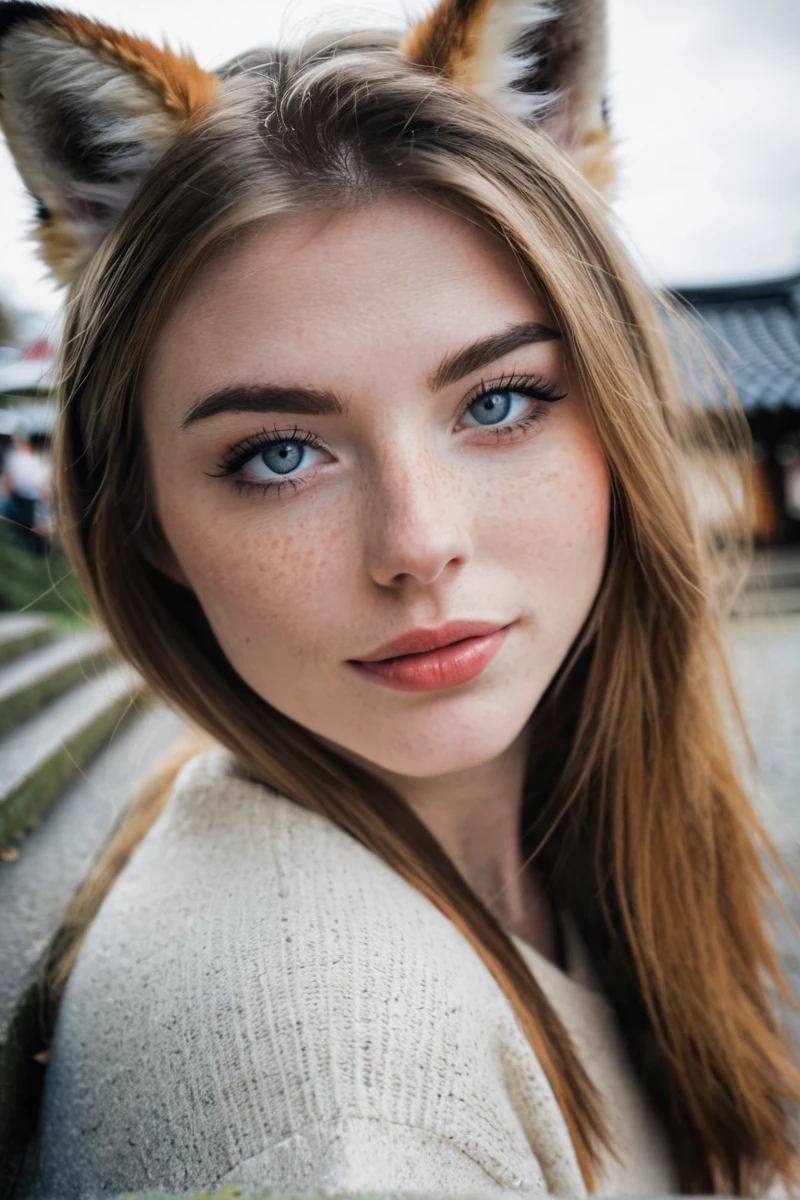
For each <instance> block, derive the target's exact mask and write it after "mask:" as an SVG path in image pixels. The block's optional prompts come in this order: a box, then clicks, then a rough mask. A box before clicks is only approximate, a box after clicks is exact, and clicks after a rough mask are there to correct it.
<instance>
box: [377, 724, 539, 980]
mask: <svg viewBox="0 0 800 1200" xmlns="http://www.w3.org/2000/svg"><path fill="white" fill-rule="evenodd" d="M528 740H529V739H528V728H527V727H526V728H525V729H524V730H523V731H522V733H521V734H520V736H519V737H518V738H517V739H516V740H515V741H514V742H513V743H512V745H511V746H510V747H509V748H508V750H507V751H506V752H505V753H504V754H503V755H501V756H500V757H499V758H497V759H494V760H492V761H491V762H489V763H483V764H480V765H479V766H477V767H472V768H470V769H469V770H466V771H460V772H457V773H455V774H451V775H446V776H438V777H433V778H421V779H420V778H413V777H409V776H399V775H395V774H393V773H392V772H387V771H383V770H380V769H376V768H375V767H374V766H371V767H370V770H372V771H373V772H374V773H375V774H376V775H378V776H380V777H381V778H382V779H384V780H385V782H387V783H389V784H390V785H391V786H392V787H393V788H394V790H395V791H397V792H398V793H399V794H400V795H401V796H402V797H403V799H404V800H405V801H406V803H407V804H408V805H409V807H411V808H412V809H413V810H414V812H415V813H416V815H417V816H418V817H419V818H420V820H421V821H423V822H424V824H425V825H426V826H427V827H428V829H429V830H430V831H431V833H432V834H433V835H434V837H435V838H436V840H437V841H438V842H439V844H440V845H441V846H442V848H443V849H444V851H445V852H446V854H447V855H448V857H449V858H450V859H451V860H452V862H453V863H454V864H455V866H456V867H457V868H458V870H459V871H460V873H461V874H462V875H463V877H464V879H465V880H466V882H467V883H468V884H469V886H470V887H471V888H472V890H473V891H474V892H475V894H476V895H477V896H478V897H479V899H480V900H481V901H482V902H483V903H484V905H485V906H486V908H487V909H488V910H489V911H490V912H491V913H492V915H493V916H494V917H495V918H496V919H497V921H498V922H499V923H500V925H502V926H503V928H504V929H506V930H507V931H508V932H509V933H513V934H516V935H517V936H518V937H520V938H522V939H523V940H524V941H526V942H527V943H528V944H529V945H531V946H533V948H534V949H535V950H538V951H539V953H541V954H543V955H544V956H545V957H546V958H549V959H550V960H551V961H552V962H557V961H558V948H557V938H556V931H555V927H554V921H553V913H552V909H551V906H550V903H549V901H548V898H547V896H546V895H545V892H544V890H543V888H542V886H541V882H540V880H539V877H538V874H537V873H536V871H535V869H534V868H533V867H532V866H530V865H526V863H525V861H524V859H523V857H522V845H521V838H520V817H521V808H522V794H523V785H524V780H525V767H526V762H527V756H528Z"/></svg>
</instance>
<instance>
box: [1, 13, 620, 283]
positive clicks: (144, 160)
mask: <svg viewBox="0 0 800 1200" xmlns="http://www.w3.org/2000/svg"><path fill="white" fill-rule="evenodd" d="M604 10H605V5H604V2H603V0H440V2H439V3H438V4H437V5H436V7H435V8H434V9H433V11H432V12H431V13H430V15H429V16H427V17H424V18H423V19H421V20H420V21H418V22H417V23H416V24H415V25H414V26H413V27H412V28H410V29H409V30H408V31H407V32H405V33H404V34H402V35H401V36H400V38H399V40H398V43H397V50H398V52H399V53H400V54H402V55H404V56H405V58H406V59H408V61H409V62H410V63H412V64H414V66H415V67H416V68H417V69H419V70H425V71H430V72H432V73H433V74H439V75H441V76H443V77H444V78H446V79H447V80H449V81H450V83H451V84H453V85H455V86H457V87H462V88H466V89H468V90H470V91H472V92H474V93H476V94H478V95H480V96H482V97H484V98H485V99H486V101H487V102H488V103H491V104H495V105H497V106H498V107H500V108H502V109H504V110H505V111H506V112H508V113H510V114H511V115H512V116H515V117H517V118H518V119H519V120H520V121H524V122H527V123H531V124H534V125H538V126H539V127H541V128H542V129H543V130H544V131H545V132H546V133H547V134H549V136H551V137H552V138H553V139H554V140H555V141H557V142H558V143H559V144H560V145H561V146H563V147H564V149H565V151H566V152H568V153H569V154H570V155H571V156H572V157H573V159H574V161H575V163H576V165H577V166H578V167H579V168H580V170H581V171H582V172H583V173H584V175H585V176H586V177H587V178H588V179H589V180H590V181H591V182H592V183H593V184H594V185H595V187H596V188H597V189H598V190H599V191H601V192H606V191H607V190H608V188H609V186H610V183H611V180H612V177H613V164H612V154H611V137H610V131H609V128H608V122H607V116H606V105H605V98H604V81H605V59H606V51H605V43H606V35H605V11H604ZM132 11H133V10H132ZM337 40H338V39H337ZM282 54H283V51H276V50H263V51H253V52H250V53H249V54H248V55H247V56H246V58H247V60H248V63H251V62H252V61H253V60H254V59H255V60H256V61H257V59H258V58H259V57H261V56H265V55H266V56H270V57H272V58H273V59H274V58H275V56H276V55H279V56H280V55H282ZM243 61H244V58H243V59H239V60H234V61H233V62H231V63H229V64H226V65H225V66H222V67H220V68H219V70H218V71H217V72H209V71H205V70H203V69H202V68H201V67H200V66H198V64H197V62H196V61H195V60H194V58H193V57H192V56H191V55H190V54H189V53H186V52H183V53H176V52H174V51H173V50H171V49H169V48H168V47H166V46H165V47H163V48H162V47H159V46H156V45H154V44H153V43H152V42H149V41H146V40H145V39H143V38H138V37H134V36H132V35H131V34H128V33H124V32H121V31H119V30H116V29H112V28H110V27H108V26H106V25H102V24H99V23H97V22H95V21H90V20H88V19H87V18H85V17H81V16H78V15H77V14H74V13H70V12H65V11H63V10H60V9H56V8H51V7H49V6H46V5H42V4H34V3H25V2H21V0H3V2H0V125H2V128H3V130H4V133H5V136H6V139H7V141H8V145H9V148H10V150H11V154H12V156H13V158H14V160H15V162H16V165H17V167H18V169H19V172H20V175H21V176H22V179H23V181H24V183H25V185H26V186H27V188H28V190H29V192H30V193H31V196H32V197H33V200H34V203H35V206H36V221H35V228H34V234H35V236H36V238H37V240H38V242H39V246H40V252H41V255H42V257H43V259H44V261H45V263H46V264H47V266H48V268H49V270H50V271H51V273H52V275H53V276H54V277H55V279H56V280H57V281H58V282H60V283H62V284H69V283H71V282H73V281H74V280H75V278H76V277H77V276H78V275H79V274H80V272H81V270H82V268H83V267H84V266H85V264H86V263H87V261H88V260H89V258H90V257H91V256H92V254H93V252H94V250H95V249H96V248H97V246H98V245H99V243H100V241H102V239H103V237H104V236H105V235H106V234H107V233H108V231H109V230H110V229H111V228H112V226H113V225H114V223H115V222H116V221H117V219H118V218H119V216H120V214H121V213H122V211H123V210H124V208H125V207H126V205H127V204H128V203H129V202H130V200H131V198H132V196H133V195H134V193H135V192H136V190H137V188H138V186H139V184H140V182H141V180H142V178H143V177H144V175H145V173H146V172H147V170H148V168H149V167H150V166H152V164H153V163H154V162H155V161H156V160H157V159H158V158H159V157H160V156H161V155H162V154H163V153H164V151H165V150H166V148H167V146H168V145H169V144H170V142H171V141H172V139H173V138H175V137H177V136H179V135H180V132H181V128H182V127H183V125H184V124H185V123H186V122H187V121H188V120H190V119H191V118H192V117H193V115H194V114H196V113H198V112H199V111H200V110H201V109H202V108H203V106H204V105H206V104H208V103H210V102H213V100H214V98H215V97H216V96H217V94H218V93H219V91H220V88H221V87H223V86H224V80H225V78H226V77H227V76H229V75H231V74H235V73H236V72H237V71H238V70H239V69H241V67H242V62H243Z"/></svg>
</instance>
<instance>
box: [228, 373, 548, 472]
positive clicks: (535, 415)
mask: <svg viewBox="0 0 800 1200" xmlns="http://www.w3.org/2000/svg"><path fill="white" fill-rule="evenodd" d="M512 391H513V392H516V393H517V394H518V395H520V396H528V397H530V399H532V400H539V401H544V402H545V403H547V404H552V403H554V402H556V401H558V400H563V399H564V398H565V396H566V394H567V393H566V392H559V390H558V388H557V386H556V384H555V383H553V382H552V380H548V379H542V377H541V376H539V375H504V376H502V377H501V378H500V379H499V380H495V381H493V382H492V383H486V382H485V381H484V380H481V382H480V386H479V390H478V391H477V392H475V394H474V395H472V396H470V397H469V399H468V400H467V401H465V403H464V405H463V407H462V409H461V412H460V413H459V419H460V418H461V417H462V416H463V415H464V413H465V412H466V411H467V410H468V409H469V408H471V407H472V405H473V404H474V403H475V401H476V400H481V399H483V397H484V396H491V395H493V394H494V393H495V392H512ZM544 415H545V409H543V408H538V407H534V408H532V409H531V411H530V412H529V413H527V414H526V415H525V416H523V417H520V418H519V419H518V420H516V421H514V422H512V424H510V425H497V426H491V425H485V426H483V428H484V429H485V430H487V431H488V430H493V431H494V433H495V434H496V436H497V439H498V441H499V440H500V439H501V438H502V437H504V436H507V435H508V434H510V433H514V432H516V431H517V430H518V429H528V428H530V427H531V426H533V425H536V424H537V423H538V422H539V421H541V419H542V418H543V417H544ZM470 428H471V429H479V428H481V427H480V426H479V425H474V426H470ZM279 442H299V443H302V444H303V445H305V446H312V447H313V448H314V449H315V450H322V449H324V446H323V445H322V442H321V441H320V439H319V438H318V437H317V436H316V434H313V433H309V432H308V431H305V432H304V431H302V430H300V429H298V427H297V426H296V425H295V427H294V429H293V430H292V431H291V432H290V433H286V432H279V431H277V430H272V431H270V430H267V429H262V430H261V431H260V432H259V433H255V434H251V435H250V436H249V437H246V438H244V439H243V440H242V441H241V442H237V443H236V445H235V446H231V447H230V449H229V450H227V451H226V453H225V454H224V456H223V458H222V460H221V462H219V463H218V464H217V470H216V471H207V472H206V474H207V475H211V476H212V477H213V478H215V479H218V478H231V477H232V476H234V475H235V474H236V472H237V471H239V470H241V468H242V467H243V466H244V465H245V464H246V463H248V462H249V461H250V459H251V458H253V457H254V455H256V454H257V453H258V452H259V450H263V449H265V447H267V446H272V445H274V444H276V443H279ZM232 482H233V486H234V487H235V488H236V489H237V490H240V491H244V492H250V491H251V490H253V489H255V490H256V491H259V492H267V491H272V489H273V488H276V489H277V494H278V495H280V493H281V491H282V490H283V488H284V487H287V486H290V487H292V489H293V490H296V489H297V488H298V487H302V486H303V481H302V479H275V480H269V481H264V480H261V481H260V482H259V483H255V482H253V481H252V480H248V479H234V480H233V481H232Z"/></svg>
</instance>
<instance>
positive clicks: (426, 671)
mask: <svg viewBox="0 0 800 1200" xmlns="http://www.w3.org/2000/svg"><path fill="white" fill-rule="evenodd" d="M512 624H513V622H511V623H509V624H507V625H503V626H498V625H497V624H494V625H489V623H488V622H484V629H485V630H486V631H485V632H482V631H479V632H478V633H477V634H476V633H475V632H474V630H475V628H476V625H477V623H475V622H473V623H472V625H471V627H470V628H471V630H472V631H473V632H472V633H471V634H470V635H469V636H464V635H463V634H462V636H461V637H458V638H456V639H451V640H449V641H447V642H444V643H442V642H441V641H440V643H439V645H436V646H433V647H431V648H429V649H427V650H421V651H420V650H417V651H415V652H410V653H405V654H394V655H391V656H388V657H382V658H377V657H375V656H370V657H369V658H367V659H350V660H349V661H350V664H351V665H352V666H353V667H354V668H355V669H356V670H358V671H359V672H360V673H361V674H363V675H365V676H366V677H367V678H369V679H372V680H373V681H374V682H376V683H381V684H383V685H384V686H387V687H393V688H396V689H398V690H400V691H406V692H427V691H436V690H439V689H442V688H449V687H456V686H457V685H458V684H460V683H467V682H469V680H471V679H474V678H476V676H478V675H480V673H481V672H482V671H483V670H484V669H485V668H486V667H487V666H488V665H489V663H490V662H491V661H492V659H493V658H494V657H495V656H496V655H497V653H498V652H499V650H500V648H501V646H502V645H503V643H504V642H505V640H506V637H507V636H508V634H509V632H510V630H511V626H512ZM487 627H488V628H487ZM414 636H415V635H414V634H413V633H412V634H410V635H407V636H406V644H407V643H408V640H410V639H411V638H412V637H414ZM416 636H417V637H418V638H419V639H420V640H422V639H423V638H424V637H426V636H427V638H428V640H429V641H430V640H432V637H435V636H439V637H441V634H439V635H434V634H433V631H430V632H428V633H427V634H426V631H424V630H420V631H417V634H416ZM398 640H399V639H398ZM390 644H391V643H390ZM395 644H396V643H395Z"/></svg>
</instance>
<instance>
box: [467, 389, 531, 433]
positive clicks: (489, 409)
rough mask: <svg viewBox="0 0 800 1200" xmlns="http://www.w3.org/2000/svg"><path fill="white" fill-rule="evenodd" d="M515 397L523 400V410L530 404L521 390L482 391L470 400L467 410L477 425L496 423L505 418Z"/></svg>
mask: <svg viewBox="0 0 800 1200" xmlns="http://www.w3.org/2000/svg"><path fill="white" fill-rule="evenodd" d="M515 398H517V399H518V400H521V401H522V402H523V403H522V409H523V411H524V410H525V409H526V408H528V407H529V406H530V398H529V397H528V396H523V395H522V393H521V392H484V393H483V395H481V396H476V398H475V399H474V400H471V401H470V403H469V405H468V407H467V412H471V413H472V416H474V417H475V419H476V420H477V422H478V424H479V425H497V424H499V422H500V421H505V420H506V418H507V417H508V415H509V411H510V409H511V406H512V404H513V402H514V399H515Z"/></svg>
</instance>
